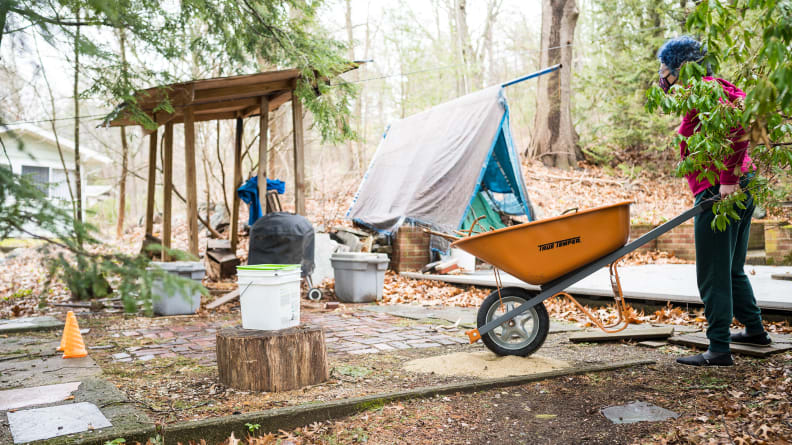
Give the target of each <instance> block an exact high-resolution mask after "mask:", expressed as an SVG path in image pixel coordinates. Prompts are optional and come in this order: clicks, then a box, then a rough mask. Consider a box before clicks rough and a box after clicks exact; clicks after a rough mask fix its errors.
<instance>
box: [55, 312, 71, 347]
mask: <svg viewBox="0 0 792 445" xmlns="http://www.w3.org/2000/svg"><path fill="white" fill-rule="evenodd" d="M73 315H74V313H73V312H72V311H69V312H68V313H67V314H66V324H65V325H64V326H63V335H62V336H61V342H60V346H58V349H57V350H58V351H61V352H63V350H64V348H66V332H67V331H68V330H69V326H70V325H71V323H72V316H73Z"/></svg>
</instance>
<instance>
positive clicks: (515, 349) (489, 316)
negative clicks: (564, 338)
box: [477, 287, 550, 357]
mask: <svg viewBox="0 0 792 445" xmlns="http://www.w3.org/2000/svg"><path fill="white" fill-rule="evenodd" d="M531 297H533V294H531V293H530V292H529V291H527V290H525V289H522V288H519V287H507V288H503V289H501V291H500V295H498V291H497V290H496V291H495V292H493V293H491V294H489V296H488V297H487V298H486V299H485V300H484V303H482V304H481V307H480V308H479V311H478V320H477V324H478V327H479V328H481V327H482V326H484V325H485V324H487V323H489V322H490V321H492V320H495V319H496V318H498V317H500V316H502V315H503V314H505V313H506V312H509V311H511V310H512V309H515V308H517V307H519V306H520V305H522V304H525V303H526V302H527V301H528V300H530V299H531ZM501 301H502V302H503V304H502V305H501ZM549 331H550V317H549V316H548V315H547V309H546V308H545V306H544V304H541V303H539V304H537V305H535V306H533V307H532V308H530V309H528V310H527V311H525V312H523V313H522V314H520V315H518V316H516V317H514V318H513V319H512V320H509V321H507V322H505V323H503V324H502V325H500V326H498V327H496V328H495V329H493V330H492V331H490V332H488V333H486V334H484V335H483V336H482V337H481V340H482V341H483V342H484V344H485V345H486V346H487V348H489V350H490V351H492V352H494V353H496V354H498V355H518V356H521V357H524V356H527V355H531V354H533V352H534V351H536V350H537V349H539V347H540V346H542V344H543V343H544V341H545V339H546V338H547V333H548V332H549Z"/></svg>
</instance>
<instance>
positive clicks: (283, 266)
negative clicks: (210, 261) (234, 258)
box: [236, 264, 300, 270]
mask: <svg viewBox="0 0 792 445" xmlns="http://www.w3.org/2000/svg"><path fill="white" fill-rule="evenodd" d="M236 268H237V270H294V269H299V268H300V265H299V264H250V265H247V266H237V267H236Z"/></svg>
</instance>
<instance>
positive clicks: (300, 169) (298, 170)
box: [292, 94, 305, 215]
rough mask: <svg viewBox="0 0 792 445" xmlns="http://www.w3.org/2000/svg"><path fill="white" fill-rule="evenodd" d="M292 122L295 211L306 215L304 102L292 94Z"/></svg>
mask: <svg viewBox="0 0 792 445" xmlns="http://www.w3.org/2000/svg"><path fill="white" fill-rule="evenodd" d="M292 124H293V125H294V131H293V137H294V211H295V213H296V214H298V215H305V145H304V144H303V113H302V102H300V98H298V97H297V95H296V94H292Z"/></svg>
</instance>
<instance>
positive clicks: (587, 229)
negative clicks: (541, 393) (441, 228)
mask: <svg viewBox="0 0 792 445" xmlns="http://www.w3.org/2000/svg"><path fill="white" fill-rule="evenodd" d="M717 199H720V197H719V196H716V197H713V198H710V199H708V200H705V201H703V202H701V203H700V204H699V205H697V206H695V207H693V208H691V209H689V210H687V211H685V212H684V213H682V214H680V215H679V216H676V217H675V218H673V219H671V220H670V221H668V222H666V223H664V224H662V225H660V226H658V227H656V228H655V229H653V230H651V231H650V232H648V233H646V234H644V235H643V236H641V237H639V238H638V239H636V240H635V241H632V242H630V243H629V244H625V243H626V242H627V240H628V238H629V232H630V204H631V203H632V202H631V201H625V202H620V203H617V204H613V205H608V206H604V207H597V208H594V209H589V210H584V211H581V212H577V213H571V214H566V215H561V216H557V217H553V218H548V219H544V220H539V221H534V222H530V223H526V224H520V225H517V226H512V227H507V228H504V229H498V230H494V231H490V232H484V233H480V234H477V235H473V236H469V237H465V238H462V239H459V240H457V241H455V242H454V243H452V244H451V247H455V248H459V249H462V250H464V251H466V252H468V253H470V254H472V255H474V256H476V257H478V258H480V259H481V260H483V261H486V262H488V263H490V264H492V265H493V266H494V267H495V268H496V269H500V270H503V271H505V272H507V273H509V274H511V275H513V276H515V277H517V278H519V279H520V280H523V281H525V282H528V283H531V284H537V285H540V288H541V290H540V292H539V293H538V294H537V295H535V296H533V297H531V298H529V299H528V300H527V301H526V302H525V303H524V304H520V305H519V306H518V307H516V308H514V309H512V310H509V311H507V312H506V313H505V314H503V315H501V316H499V317H497V318H494V319H492V320H490V319H489V318H487V319H486V321H487V322H486V323H485V324H483V325H482V323H481V321H480V322H479V323H478V324H479V326H478V329H473V330H471V331H468V333H467V334H468V337H469V338H470V342H471V343H473V342H475V341H477V340H479V339H481V337H482V336H484V335H487V334H488V333H489V332H490V331H492V330H493V329H495V328H497V327H499V326H502V325H503V326H506V325H505V324H504V323H507V322H510V321H511V320H512V319H514V318H515V317H517V316H519V315H521V314H523V313H524V312H526V311H528V310H529V309H531V308H532V307H534V306H536V305H538V304H539V303H541V302H542V301H544V300H546V299H548V298H550V297H552V296H554V295H556V294H558V293H559V292H563V291H564V290H565V289H566V288H568V287H569V286H571V285H573V284H575V283H577V282H578V281H580V280H582V279H583V278H586V277H587V276H589V275H591V274H593V273H594V272H596V271H597V270H599V269H601V268H602V267H604V266H607V265H609V264H611V263H613V262H615V261H617V260H618V259H619V258H621V257H623V256H624V255H627V254H628V253H630V252H632V251H634V250H636V249H638V248H640V247H641V246H643V245H644V244H646V243H648V242H650V241H652V240H655V239H657V238H658V237H659V236H660V235H662V234H664V233H666V232H668V231H669V230H671V229H673V228H674V227H676V226H678V225H680V224H682V223H684V222H685V221H687V220H689V219H690V218H693V217H694V216H696V215H699V214H701V213H703V212H705V211H708V210H710V209H711V208H712V205H713V204H714V202H715V201H716V200H717ZM483 309H485V307H484V306H483V305H482V307H481V308H480V309H479V312H480V313H481V311H482V310H483ZM481 319H482V318H481V316H480V317H479V320H481ZM510 323H511V325H513V324H514V322H510ZM542 341H543V339H542ZM488 346H489V345H488ZM495 352H500V353H504V352H503V351H495ZM515 354H517V355H524V354H519V353H515Z"/></svg>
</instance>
